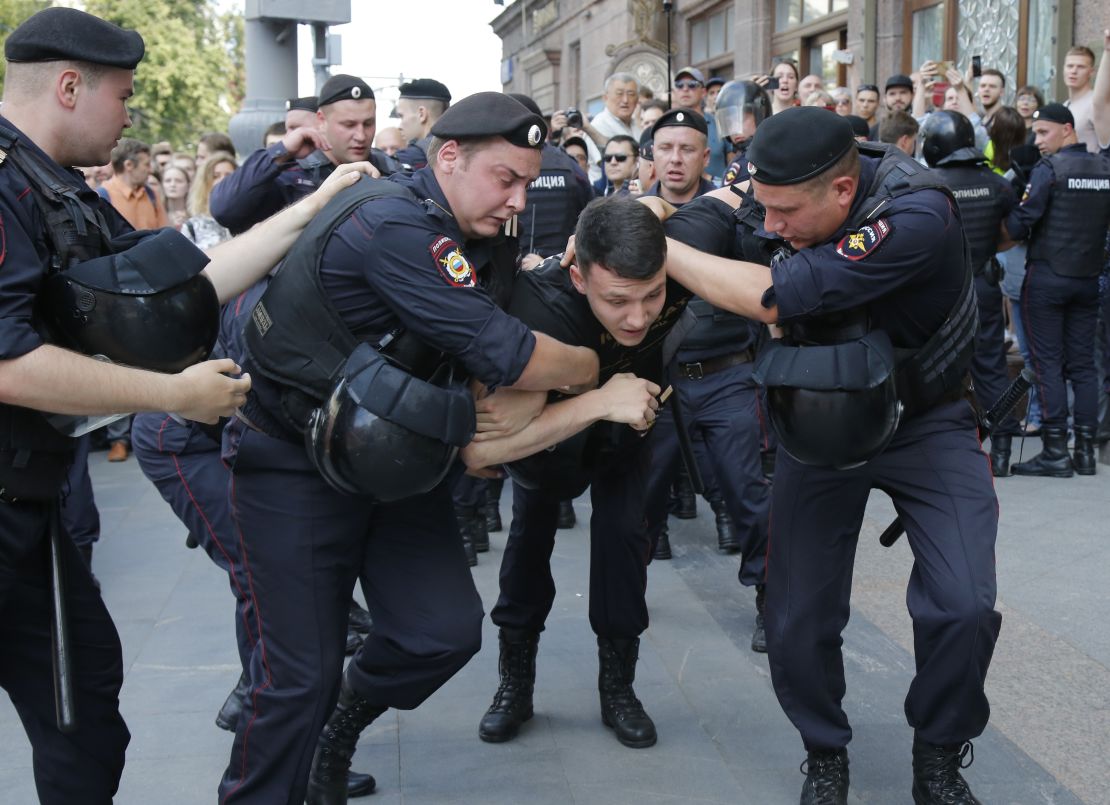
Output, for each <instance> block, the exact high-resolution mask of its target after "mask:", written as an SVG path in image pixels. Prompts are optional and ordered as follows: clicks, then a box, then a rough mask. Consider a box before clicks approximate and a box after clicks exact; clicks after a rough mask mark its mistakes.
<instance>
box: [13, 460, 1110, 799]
mask: <svg viewBox="0 0 1110 805" xmlns="http://www.w3.org/2000/svg"><path fill="white" fill-rule="evenodd" d="M1016 447H1017V446H1016V445H1015V455H1016ZM1037 449H1039V443H1038V442H1037V441H1036V440H1028V441H1027V442H1026V446H1025V452H1026V456H1028V455H1030V454H1031V452H1035V451H1036V450H1037ZM1015 460H1017V458H1016V457H1015ZM92 462H93V478H94V481H95V483H96V491H97V498H98V503H99V505H100V511H101V516H102V520H103V535H102V539H101V542H100V544H99V545H98V547H97V549H96V556H95V559H94V568H95V571H96V574H97V576H98V577H99V578H100V581H101V583H102V585H103V589H104V596H105V599H106V601H107V603H108V606H109V608H110V610H111V611H112V614H113V616H114V618H115V620H116V623H117V624H118V626H119V630H120V634H121V637H122V640H123V651H124V662H125V668H126V679H125V682H124V686H123V693H122V709H123V713H124V716H125V717H126V719H127V722H128V725H129V726H130V728H131V731H132V733H133V738H132V741H131V746H130V748H129V750H128V761H127V768H126V770H125V771H124V776H123V782H122V786H121V789H120V793H119V796H118V797H117V800H116V801H117V802H118V803H122V804H123V805H150V804H151V803H157V804H158V805H193V803H212V802H214V801H215V791H216V784H217V782H218V780H219V777H220V775H221V773H222V771H223V767H224V764H225V763H226V760H227V756H228V750H229V747H230V744H231V735H230V734H229V733H226V732H222V731H220V730H218V729H217V728H216V727H215V726H214V724H213V718H214V716H215V714H216V711H217V709H218V708H219V706H220V704H221V703H222V702H223V699H224V697H225V696H226V694H227V692H228V690H230V688H231V687H232V685H233V684H234V683H235V680H236V679H237V677H238V674H239V670H238V667H237V659H236V653H235V648H234V638H233V627H232V598H231V594H230V592H229V590H228V586H227V581H226V578H225V577H223V575H222V574H221V573H220V572H218V571H217V569H216V568H215V567H214V566H212V565H211V564H210V563H209V561H208V559H207V557H205V556H204V554H203V553H202V552H200V551H187V550H186V549H185V547H184V537H185V531H184V528H183V527H182V526H181V525H180V524H179V523H178V522H177V521H176V520H175V519H174V518H173V516H172V515H171V513H170V511H169V508H168V507H167V506H166V505H165V504H164V503H163V502H162V500H161V499H160V498H159V497H158V495H157V493H156V492H155V490H154V488H153V486H152V485H151V484H149V483H147V482H146V481H145V480H144V479H143V478H142V476H141V475H140V473H139V469H138V465H137V463H136V462H135V461H134V460H130V461H127V462H126V463H124V464H108V463H107V462H106V461H105V460H104V454H103V453H97V454H94V455H93V459H92ZM1100 470H1101V472H1100V474H1099V475H1098V476H1096V477H1094V478H1078V477H1077V478H1075V479H1072V480H1067V481H1065V480H1051V479H1025V478H1008V479H1005V480H1000V481H999V482H998V484H997V488H998V493H999V498H1000V501H1001V512H1002V522H1001V528H1000V533H999V540H998V571H999V609H1000V610H1001V611H1002V613H1003V624H1002V636H1001V639H1000V641H999V644H998V648H997V650H996V652H995V659H994V664H993V665H992V668H991V675H990V679H989V691H988V692H989V694H990V697H991V702H992V706H993V718H992V721H991V725H990V727H989V728H988V730H987V732H986V733H985V734H984V735H983V736H982V737H981V738H979V739H978V740H977V741H976V742H975V755H976V761H975V764H974V765H973V766H972V767H971V768H970V769H969V770H968V771H967V772H966V775H967V777H968V779H969V780H970V781H971V783H972V785H973V787H974V790H975V791H976V793H977V794H978V796H979V797H980V798H981V799H982V801H983V802H984V803H1002V804H1004V805H1008V804H1009V803H1014V804H1015V805H1016V804H1020V805H1033V804H1034V803H1058V804H1059V805H1073V804H1074V803H1080V802H1084V803H1090V804H1091V805H1095V804H1096V803H1110V794H1108V793H1107V791H1108V790H1110V773H1108V771H1107V768H1108V764H1107V757H1106V755H1107V750H1108V749H1110V628H1108V627H1107V615H1108V614H1110V586H1108V585H1107V583H1106V580H1107V578H1110V549H1108V548H1107V542H1108V541H1110V525H1108V523H1110V467H1106V466H1102V467H1100ZM508 504H509V494H508V492H506V495H505V498H504V500H503V512H504V514H505V516H506V525H507V523H508V520H507V516H508V512H509V505H508ZM576 509H577V512H578V518H579V523H580V525H579V526H578V527H577V528H575V529H573V530H570V531H563V532H560V535H559V539H558V542H557V544H556V548H555V555H554V557H553V565H554V569H555V576H556V581H557V584H558V587H559V593H558V598H557V600H556V603H555V608H554V610H553V612H552V615H551V619H550V621H549V623H548V628H547V631H546V632H544V634H543V639H542V640H541V642H540V653H539V660H538V666H539V673H538V680H537V690H536V717H535V718H534V719H533V720H532V721H531V722H530V723H529V724H528V725H527V726H526V727H525V728H524V729H523V731H522V733H521V735H520V736H519V738H518V739H517V740H515V741H512V742H510V743H506V744H500V745H490V744H484V743H482V742H481V741H479V740H478V737H477V725H478V719H479V718H480V717H481V715H482V713H483V712H484V711H485V708H486V707H487V706H488V704H489V701H490V698H491V696H492V694H493V690H494V688H495V686H496V680H497V671H496V667H497V640H496V631H495V629H494V628H493V627H492V625H491V624H490V623H489V622H488V620H487V623H486V631H485V643H484V648H483V649H482V651H481V653H480V654H479V655H478V656H477V657H475V659H474V660H473V661H472V662H471V663H470V664H469V665H468V666H467V667H466V668H464V669H463V670H462V671H461V672H460V673H459V674H458V675H457V676H456V677H455V678H454V679H452V680H451V681H450V682H449V683H448V684H447V685H445V686H444V687H443V688H442V689H441V690H440V691H439V692H438V693H437V694H436V695H435V696H433V697H432V698H431V699H430V700H429V701H428V702H427V703H425V704H424V705H423V706H422V707H421V708H419V709H418V710H416V711H414V712H402V713H398V712H390V713H389V714H387V716H386V717H384V718H382V719H380V720H379V722H377V723H376V724H374V725H373V726H372V727H371V728H370V729H369V730H368V731H367V733H366V734H365V735H364V736H363V739H362V741H361V743H360V745H359V751H358V753H357V755H356V756H355V768H356V769H358V770H362V771H367V770H368V771H371V772H372V773H373V774H374V775H375V776H376V777H377V779H378V788H379V791H378V793H377V794H375V795H374V796H373V798H372V799H369V800H361V801H364V802H367V803H369V804H370V805H394V803H405V804H406V805H447V804H448V803H468V804H469V803H481V804H482V805H486V804H488V805H495V804H496V803H504V804H505V805H518V804H519V803H528V804H529V805H531V804H532V803H536V804H537V805H539V804H543V805H546V804H548V803H549V804H550V805H571V804H572V803H573V804H575V805H590V804H592V803H598V804H599V805H600V804H601V803H605V805H622V803H630V804H631V803H636V805H680V804H682V803H722V804H723V803H734V804H735V803H741V804H746V803H752V804H753V805H754V804H758V805H764V804H765V803H770V804H771V805H777V804H778V803H783V804H784V805H788V804H789V803H795V802H797V799H798V792H799V790H800V787H801V784H802V779H803V778H802V776H801V775H800V774H799V772H798V764H799V762H800V761H801V760H802V759H803V757H804V753H803V751H802V748H801V744H800V741H799V740H798V737H797V734H796V733H795V731H794V729H793V727H792V726H791V725H790V723H789V722H788V721H787V719H786V718H785V716H783V714H782V712H781V710H780V709H779V707H778V704H777V702H776V700H775V697H774V694H773V693H772V690H771V684H770V678H769V676H768V671H767V661H766V657H765V656H763V655H758V654H753V653H752V652H751V651H750V650H749V649H748V641H749V638H750V635H751V629H752V623H753V619H754V594H753V593H752V591H751V590H749V589H746V588H742V587H740V586H739V585H738V584H737V582H736V568H737V560H736V558H735V557H728V556H722V555H720V554H718V553H717V551H716V550H715V536H714V531H713V526H712V519H711V513H710V512H709V510H708V506H706V505H705V504H704V502H701V503H700V509H699V510H700V516H699V518H698V519H697V520H692V521H679V520H675V519H673V518H672V520H671V534H672V537H671V539H672V545H673V547H674V553H675V556H674V559H673V560H671V561H669V562H656V563H654V564H652V566H651V568H650V569H649V579H650V581H649V606H650V609H651V618H652V622H651V628H650V629H649V631H648V632H647V633H646V634H645V635H644V638H643V642H642V645H641V662H640V665H639V669H638V676H637V684H636V689H637V692H638V693H639V695H640V698H641V699H642V700H643V701H644V703H645V706H646V707H647V709H648V712H649V713H650V714H651V715H652V716H653V718H654V719H655V721H656V724H657V726H658V729H659V735H660V738H659V743H658V744H657V745H656V746H655V747H653V748H651V749H644V750H633V749H626V748H624V747H622V746H620V745H619V744H618V743H617V742H616V740H615V739H614V738H613V737H612V735H611V734H610V733H609V731H608V730H606V729H605V728H604V727H603V726H602V725H601V722H600V718H599V715H598V706H597V693H596V674H597V659H596V657H597V654H596V644H595V642H594V638H593V635H592V633H591V631H590V628H589V623H588V619H587V600H586V592H587V588H588V585H587V572H588V555H589V554H588V549H587V545H586V540H587V539H588V534H587V531H586V528H585V526H584V524H585V523H586V522H587V521H588V514H589V511H588V502H587V501H586V500H580V501H578V502H577V503H576ZM892 511H893V510H892V508H891V506H890V503H889V501H888V500H887V499H886V498H885V497H884V496H883V495H881V494H879V493H876V494H875V495H874V496H873V498H872V503H871V506H870V509H869V511H868V516H867V519H866V522H865V526H864V532H863V536H862V538H861V541H860V546H859V556H858V559H857V570H856V578H855V589H854V596H853V618H852V621H851V623H850V624H849V626H848V629H847V631H846V633H845V664H846V671H847V677H848V696H847V699H846V702H845V707H846V709H847V711H848V712H849V715H850V717H851V719H852V723H853V726H854V728H855V739H854V741H853V743H852V745H851V747H850V753H851V762H852V766H851V773H852V800H851V801H852V802H856V803H883V805H888V804H890V803H908V802H909V801H910V797H909V788H910V768H909V750H910V742H911V738H912V734H911V730H910V729H909V727H907V726H906V724H905V720H904V717H903V713H902V698H903V696H904V694H905V691H906V688H907V686H908V685H909V682H910V678H911V675H912V673H913V668H914V666H913V657H912V654H911V650H912V634H911V631H910V623H909V618H908V616H907V615H906V612H905V604H904V597H905V583H906V579H907V577H908V574H909V570H910V564H911V556H910V551H909V548H908V546H907V545H906V542H905V540H901V541H900V542H899V543H898V544H897V545H896V546H895V547H894V548H892V549H889V550H888V549H883V548H881V547H879V545H878V543H877V535H878V533H879V532H880V531H881V530H882V528H883V527H884V526H885V525H886V523H887V522H889V520H890V518H891V516H892ZM492 543H493V547H492V550H491V552H490V553H488V554H483V555H482V556H481V563H480V564H479V566H478V567H477V568H475V569H474V577H475V580H476V582H477V584H478V588H479V590H480V591H481V593H482V596H483V599H484V601H485V604H486V609H487V610H488V609H489V608H490V607H492V605H493V603H494V600H495V597H496V589H497V570H498V564H499V561H500V557H501V548H502V547H503V545H504V533H501V534H495V535H493V539H492ZM0 792H2V793H0V802H2V803H10V804H11V805H27V804H29V803H34V802H35V801H36V799H35V794H34V787H33V782H32V778H31V770H30V750H29V746H28V744H27V741H26V738H25V737H24V735H23V731H22V728H21V727H20V725H19V722H18V719H17V718H16V717H15V714H14V712H13V710H12V709H11V706H10V703H8V701H7V700H6V698H5V699H4V700H3V701H2V702H0ZM75 805H80V804H75Z"/></svg>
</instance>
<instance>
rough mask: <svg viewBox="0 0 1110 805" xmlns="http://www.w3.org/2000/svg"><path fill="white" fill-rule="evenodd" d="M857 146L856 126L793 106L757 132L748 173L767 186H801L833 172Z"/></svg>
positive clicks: (819, 111)
mask: <svg viewBox="0 0 1110 805" xmlns="http://www.w3.org/2000/svg"><path fill="white" fill-rule="evenodd" d="M855 145H856V139H855V135H854V134H853V133H852V124H851V123H849V122H848V121H847V120H845V119H844V118H843V117H841V116H840V115H838V114H836V112H830V111H829V110H828V109H825V108H823V107H820V106H792V107H790V108H789V109H784V110H783V111H781V112H779V113H778V114H777V115H773V116H772V117H769V118H767V119H766V120H764V121H763V122H762V123H760V124H759V127H758V128H757V129H756V130H755V136H754V137H752V144H751V145H750V146H749V147H748V173H750V174H751V177H752V178H753V179H755V180H756V181H757V182H761V183H763V184H775V185H784V184H798V183H799V182H804V181H806V180H807V179H812V178H813V177H814V176H818V175H820V174H821V173H823V172H825V171H826V170H828V169H829V168H831V167H832V166H833V165H834V164H835V163H836V161H837V160H838V159H840V158H841V157H842V156H844V155H845V154H846V153H848V151H849V150H850V149H852V148H855Z"/></svg>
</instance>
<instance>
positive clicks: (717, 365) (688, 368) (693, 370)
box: [678, 347, 755, 380]
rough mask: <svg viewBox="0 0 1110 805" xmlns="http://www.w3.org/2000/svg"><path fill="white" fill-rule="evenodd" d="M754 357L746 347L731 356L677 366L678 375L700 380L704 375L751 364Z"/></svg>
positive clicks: (752, 351) (751, 351)
mask: <svg viewBox="0 0 1110 805" xmlns="http://www.w3.org/2000/svg"><path fill="white" fill-rule="evenodd" d="M754 357H755V350H753V349H752V348H751V347H748V348H747V349H745V350H744V351H743V352H733V353H732V354H731V355H720V356H718V357H716V358H707V359H706V360H704V361H694V362H693V363H680V364H678V373H679V374H680V375H681V376H682V377H685V378H686V379H687V380H701V379H702V378H703V377H705V376H706V375H711V374H714V373H715V372H720V371H722V370H724V369H729V368H731V367H733V366H739V365H740V364H742V363H751V362H752V359H753V358H754Z"/></svg>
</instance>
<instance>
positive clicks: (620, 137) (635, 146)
mask: <svg viewBox="0 0 1110 805" xmlns="http://www.w3.org/2000/svg"><path fill="white" fill-rule="evenodd" d="M610 143H628V148H629V150H631V151H632V156H636V155H637V154H639V153H640V141H639V140H637V139H636V138H635V137H629V136H628V135H627V134H614V135H613V136H612V137H610V138H609V141H608V142H607V143H605V148H603V149H602V151H603V152H604V151H605V150H606V149H608V148H609V145H610Z"/></svg>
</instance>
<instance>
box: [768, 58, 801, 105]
mask: <svg viewBox="0 0 1110 805" xmlns="http://www.w3.org/2000/svg"><path fill="white" fill-rule="evenodd" d="M771 78H777V79H778V81H779V88H778V89H776V90H773V91H772V92H771V93H770V95H771V114H773V115H777V114H778V113H779V112H781V111H782V110H783V109H789V108H790V107H791V106H797V105H798V66H797V65H796V64H794V62H793V60H792V59H783V60H782V61H780V62H779V63H778V64H776V65H775V67H774V69H773V70H771Z"/></svg>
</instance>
